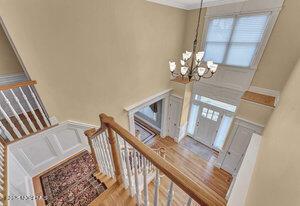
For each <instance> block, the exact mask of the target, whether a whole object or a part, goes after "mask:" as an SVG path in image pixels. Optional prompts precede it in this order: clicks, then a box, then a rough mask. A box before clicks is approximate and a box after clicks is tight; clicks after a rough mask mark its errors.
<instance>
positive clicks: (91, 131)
mask: <svg viewBox="0 0 300 206" xmlns="http://www.w3.org/2000/svg"><path fill="white" fill-rule="evenodd" d="M95 132H96V129H95V128H92V129H89V130H86V131H85V132H84V134H85V136H86V137H87V139H88V142H89V145H90V148H91V155H92V157H93V159H94V162H95V164H96V171H97V172H100V169H99V165H98V162H97V158H96V153H95V149H94V146H93V143H92V136H93V134H94V133H95Z"/></svg>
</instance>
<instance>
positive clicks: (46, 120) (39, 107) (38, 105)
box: [27, 86, 50, 127]
mask: <svg viewBox="0 0 300 206" xmlns="http://www.w3.org/2000/svg"><path fill="white" fill-rule="evenodd" d="M27 87H28V88H29V90H30V93H31V95H32V97H33V99H34V101H35V104H36V106H37V107H38V109H39V110H40V112H41V114H42V117H43V119H44V121H45V123H46V125H47V127H50V123H49V121H48V119H47V117H46V115H45V113H44V110H42V107H41V105H40V103H39V101H38V100H37V98H36V96H35V94H34V92H33V91H32V89H31V87H30V86H27Z"/></svg>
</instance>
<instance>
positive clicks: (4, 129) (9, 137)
mask: <svg viewBox="0 0 300 206" xmlns="http://www.w3.org/2000/svg"><path fill="white" fill-rule="evenodd" d="M0 127H1V129H2V130H3V133H4V135H5V136H6V137H7V139H8V140H9V141H14V138H13V137H12V136H11V134H10V133H9V131H8V130H7V129H6V128H5V126H4V125H3V124H2V122H1V121H0Z"/></svg>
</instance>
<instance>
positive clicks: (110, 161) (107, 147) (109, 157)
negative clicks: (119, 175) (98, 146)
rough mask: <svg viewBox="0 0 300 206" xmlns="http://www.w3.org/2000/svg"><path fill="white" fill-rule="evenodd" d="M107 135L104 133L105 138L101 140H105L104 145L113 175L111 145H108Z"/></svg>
mask: <svg viewBox="0 0 300 206" xmlns="http://www.w3.org/2000/svg"><path fill="white" fill-rule="evenodd" d="M107 137H108V135H107V134H106V138H104V139H103V140H104V141H105V145H106V150H107V154H108V160H109V165H110V170H111V173H112V175H113V176H115V167H114V163H113V159H112V153H111V146H110V143H109V141H108V138H107Z"/></svg>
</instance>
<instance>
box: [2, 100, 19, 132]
mask: <svg viewBox="0 0 300 206" xmlns="http://www.w3.org/2000/svg"><path fill="white" fill-rule="evenodd" d="M0 111H1V113H2V114H3V116H4V118H5V120H6V121H7V122H8V124H9V126H11V128H12V129H13V131H14V133H15V134H16V135H17V137H18V138H21V137H22V135H21V133H20V132H19V130H18V129H17V128H16V126H15V125H14V124H13V123H12V121H11V119H10V118H9V117H8V115H7V114H6V112H5V111H4V109H3V108H2V106H1V105H0Z"/></svg>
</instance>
